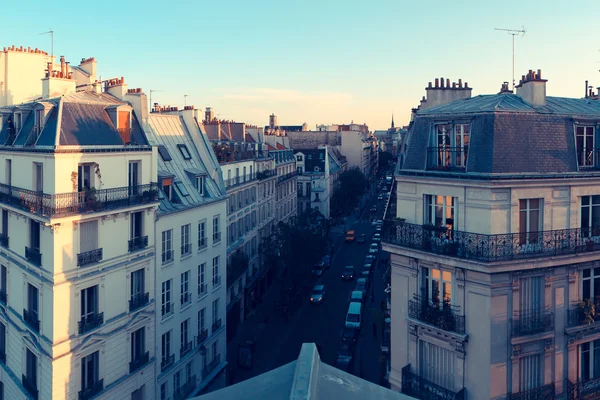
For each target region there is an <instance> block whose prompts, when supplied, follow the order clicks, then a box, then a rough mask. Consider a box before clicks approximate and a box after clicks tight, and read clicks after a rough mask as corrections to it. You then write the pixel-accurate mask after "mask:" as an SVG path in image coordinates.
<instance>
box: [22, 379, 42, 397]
mask: <svg viewBox="0 0 600 400" xmlns="http://www.w3.org/2000/svg"><path fill="white" fill-rule="evenodd" d="M21 383H23V387H24V388H25V390H27V393H29V395H30V396H31V397H33V399H34V400H37V398H38V390H37V382H34V380H33V379H30V378H28V377H27V376H25V375H22V378H21Z"/></svg>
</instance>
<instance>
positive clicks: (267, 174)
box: [256, 169, 277, 181]
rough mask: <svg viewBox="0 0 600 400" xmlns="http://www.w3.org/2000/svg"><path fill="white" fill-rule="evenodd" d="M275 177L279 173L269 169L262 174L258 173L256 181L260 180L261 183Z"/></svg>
mask: <svg viewBox="0 0 600 400" xmlns="http://www.w3.org/2000/svg"><path fill="white" fill-rule="evenodd" d="M275 175H277V171H274V170H271V169H267V170H264V171H261V172H257V173H256V179H258V180H259V181H262V180H263V179H267V178H270V177H272V176H275Z"/></svg>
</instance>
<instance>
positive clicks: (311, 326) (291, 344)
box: [228, 193, 387, 384]
mask: <svg viewBox="0 0 600 400" xmlns="http://www.w3.org/2000/svg"><path fill="white" fill-rule="evenodd" d="M374 205H376V206H377V213H371V212H370V211H369V209H370V208H371V207H372V206H374ZM383 206H384V202H383V201H377V193H375V194H374V195H373V196H372V197H371V198H370V199H369V201H368V202H367V204H366V206H365V207H364V209H363V210H362V212H361V214H360V216H359V217H358V218H357V217H356V216H354V217H352V218H349V220H348V224H347V226H343V225H342V226H338V227H336V228H334V229H333V238H334V241H335V250H334V255H333V257H332V262H331V267H330V268H329V269H328V270H326V271H325V273H324V274H323V276H321V277H319V278H318V279H317V278H315V279H314V284H317V283H319V284H323V285H325V290H326V297H325V300H324V301H323V303H322V304H319V305H315V304H311V303H310V302H309V294H308V293H307V294H306V296H305V297H306V298H305V299H302V303H301V305H300V307H299V309H297V310H296V311H295V312H294V313H293V314H292V315H291V316H290V317H289V318H288V320H287V321H285V320H284V319H282V318H280V317H278V316H272V317H270V318H269V321H268V322H262V321H261V322H260V324H261V325H262V329H261V330H262V335H261V337H260V339H259V341H258V342H257V344H256V346H255V349H254V352H253V353H254V356H253V368H252V369H250V370H239V369H238V368H237V367H236V363H237V354H236V350H235V348H233V347H234V346H230V349H229V354H228V360H229V362H230V367H231V368H232V369H235V372H234V375H235V379H234V380H235V382H239V381H241V380H245V379H248V378H251V377H253V376H256V375H259V374H261V373H263V372H266V371H269V370H272V369H274V368H277V367H280V366H282V365H284V364H287V363H289V362H291V361H294V360H295V359H296V358H297V357H298V354H299V352H300V348H301V346H302V343H306V342H314V343H316V344H317V345H318V346H319V347H320V355H321V359H322V360H323V361H324V362H326V363H328V364H330V365H334V364H335V361H336V358H337V355H338V350H339V348H340V344H341V338H340V334H341V331H342V328H343V327H344V321H345V318H346V312H347V310H348V298H349V295H350V292H351V291H352V290H354V288H355V286H356V280H352V281H343V280H342V279H341V274H342V270H343V268H344V266H346V265H353V266H354V267H355V268H356V269H357V271H360V270H361V269H362V265H363V261H364V258H365V256H366V255H367V253H368V248H369V246H370V244H371V242H372V241H371V239H372V237H373V234H374V233H375V228H373V227H372V226H371V222H370V219H372V218H377V219H381V217H382V214H383ZM353 221H354V222H353ZM345 229H354V230H355V231H356V235H357V237H358V235H361V234H365V236H366V240H365V243H363V244H359V243H356V242H354V243H345V241H344V238H345ZM386 261H387V256H385V255H383V254H381V252H380V255H379V258H378V263H377V265H376V266H375V267H374V269H373V278H372V282H371V285H370V290H369V298H368V300H367V301H366V302H365V305H364V308H363V310H364V311H363V320H362V323H361V326H362V328H361V335H360V339H359V341H358V343H357V345H356V347H355V350H354V361H353V365H354V367H353V369H352V370H351V372H352V373H354V374H355V375H357V376H360V377H362V378H364V379H367V380H369V381H371V382H374V383H377V384H379V383H380V376H379V374H380V365H379V358H380V355H381V348H380V340H381V334H382V332H381V330H382V327H381V325H380V326H378V328H377V329H378V331H377V337H375V336H374V332H373V327H372V311H371V310H373V309H375V308H377V309H379V308H380V302H381V300H382V299H383V298H384V294H383V289H384V286H383V274H384V272H385V267H384V266H383V265H381V264H382V263H385V262H386ZM272 289H274V290H278V289H277V288H272ZM372 294H374V297H373V299H372V300H371V296H372ZM264 313H265V314H267V313H268V311H264ZM242 329H243V328H242ZM234 341H235V340H234Z"/></svg>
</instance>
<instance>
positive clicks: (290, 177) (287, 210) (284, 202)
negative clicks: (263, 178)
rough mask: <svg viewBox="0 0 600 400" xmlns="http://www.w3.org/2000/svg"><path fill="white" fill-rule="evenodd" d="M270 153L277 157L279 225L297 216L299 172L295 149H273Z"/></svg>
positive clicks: (276, 211) (277, 213) (276, 216)
mask: <svg viewBox="0 0 600 400" xmlns="http://www.w3.org/2000/svg"><path fill="white" fill-rule="evenodd" d="M269 155H271V156H272V157H273V158H274V159H275V167H276V169H277V183H276V185H275V221H274V225H277V224H278V223H279V222H288V221H289V219H290V218H291V217H294V216H296V202H297V201H298V199H297V195H296V189H297V180H298V172H297V170H296V158H295V157H294V151H293V150H272V151H269Z"/></svg>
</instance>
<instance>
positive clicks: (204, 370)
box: [202, 354, 221, 378]
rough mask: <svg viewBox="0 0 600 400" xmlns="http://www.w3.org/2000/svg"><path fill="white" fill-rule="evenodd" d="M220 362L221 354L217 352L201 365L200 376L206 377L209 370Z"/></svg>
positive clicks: (213, 368) (211, 370)
mask: <svg viewBox="0 0 600 400" xmlns="http://www.w3.org/2000/svg"><path fill="white" fill-rule="evenodd" d="M219 364H221V355H220V354H217V355H216V356H214V357H213V359H212V361H211V362H209V363H208V364H206V365H205V366H204V367H202V378H206V377H207V376H208V375H210V373H211V372H213V371H214V370H215V368H217V365H219Z"/></svg>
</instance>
